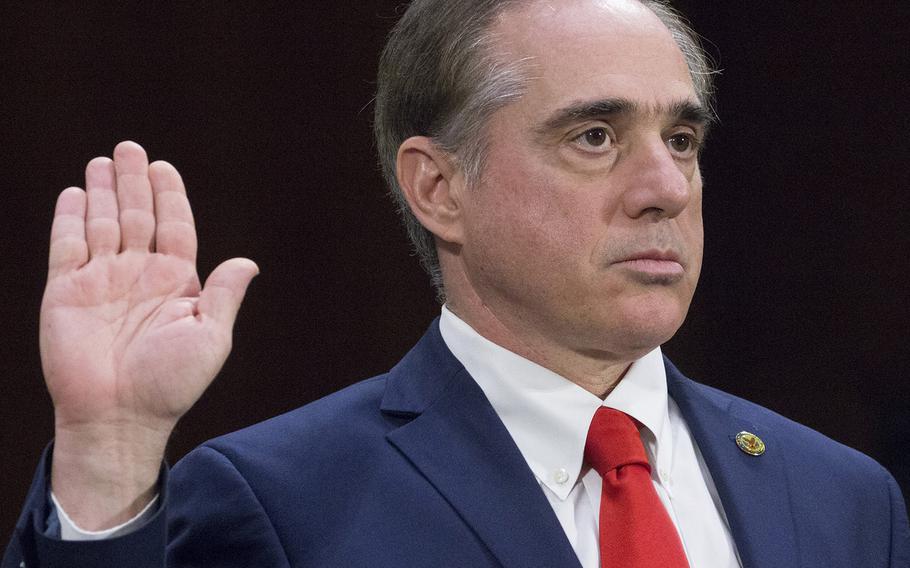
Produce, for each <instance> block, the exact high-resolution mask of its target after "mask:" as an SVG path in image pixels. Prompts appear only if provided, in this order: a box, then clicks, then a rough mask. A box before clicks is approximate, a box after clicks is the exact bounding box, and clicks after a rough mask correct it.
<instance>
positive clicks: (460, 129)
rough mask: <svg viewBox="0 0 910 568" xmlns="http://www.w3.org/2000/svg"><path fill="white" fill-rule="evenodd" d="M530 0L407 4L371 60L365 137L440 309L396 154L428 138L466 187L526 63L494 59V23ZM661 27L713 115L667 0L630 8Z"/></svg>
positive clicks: (429, 256) (699, 61) (436, 281)
mask: <svg viewBox="0 0 910 568" xmlns="http://www.w3.org/2000/svg"><path fill="white" fill-rule="evenodd" d="M528 1H529V0H413V2H411V4H410V6H409V7H408V9H407V11H406V12H405V14H404V16H402V18H401V20H399V22H398V24H397V25H396V26H395V28H394V29H393V30H392V32H391V34H390V36H389V40H388V42H387V43H386V46H385V49H384V50H383V52H382V56H381V57H380V60H379V74H378V81H377V82H378V86H377V92H376V102H375V113H374V125H373V132H374V135H375V138H376V146H377V151H378V153H379V161H380V165H381V166H382V172H383V175H384V177H385V179H386V183H388V186H389V190H390V194H391V195H392V198H393V199H394V201H395V204H396V206H397V208H398V212H399V213H400V215H401V216H402V220H403V222H404V225H405V228H406V229H407V233H408V237H409V238H410V240H411V243H412V244H413V246H414V250H415V252H416V253H417V256H418V257H419V258H420V262H421V264H422V265H423V267H424V269H425V270H426V271H427V273H428V274H429V275H430V279H431V280H432V283H433V286H434V287H435V289H436V292H437V297H438V298H439V300H440V301H445V288H444V286H443V281H442V271H441V270H440V267H439V257H438V255H437V253H436V243H435V239H434V237H433V234H432V233H430V232H429V231H428V230H427V229H426V228H424V227H423V226H422V225H421V224H420V222H419V221H418V220H417V218H416V217H415V216H414V214H413V213H412V212H411V210H410V207H409V206H408V203H407V200H406V199H405V197H404V193H403V192H402V190H401V187H400V186H399V184H398V179H397V177H396V162H397V159H398V148H399V147H400V146H401V144H402V143H403V142H404V141H405V140H407V139H408V138H410V137H411V136H427V137H428V138H430V139H431V140H433V142H434V144H436V146H437V147H438V148H440V149H441V150H442V151H444V152H446V153H447V154H448V155H449V156H450V158H451V159H453V161H454V163H455V164H456V165H457V166H458V168H459V169H460V171H461V172H462V173H463V175H464V177H465V182H466V183H467V184H468V186H473V185H475V184H476V183H477V182H478V181H479V179H480V176H481V174H482V172H483V169H484V165H485V164H484V160H485V157H486V150H487V144H486V125H487V124H488V122H489V119H490V117H491V116H492V115H493V113H494V112H496V111H497V110H498V109H500V108H502V107H503V106H505V105H507V104H509V103H511V102H513V101H516V100H518V99H519V98H521V96H522V95H523V94H524V92H525V89H526V86H527V81H528V78H527V76H526V75H525V70H526V67H527V66H526V65H525V61H523V60H517V61H503V60H502V59H503V58H501V57H498V56H497V53H496V52H495V50H494V45H495V39H496V38H495V36H494V34H493V32H492V31H491V29H492V28H493V24H494V20H495V19H496V18H497V17H498V16H499V15H500V14H501V13H503V12H504V11H506V10H507V9H508V8H510V7H512V6H515V5H519V4H523V3H526V2H528ZM639 1H640V2H641V3H642V4H644V5H645V6H647V7H648V8H649V9H650V10H651V11H652V12H654V14H655V15H656V16H657V17H658V18H659V19H660V20H661V22H663V24H664V25H665V26H667V28H669V30H670V33H671V34H672V35H673V39H674V40H675V41H676V44H677V46H679V49H680V51H682V53H683V55H684V57H685V59H686V63H687V65H688V67H689V73H690V75H691V77H692V82H693V84H694V86H695V90H696V93H697V96H698V98H699V101H700V102H701V104H702V105H703V106H704V107H705V108H706V109H708V110H709V112H713V94H714V93H713V75H714V73H715V71H714V70H713V66H712V64H711V61H710V59H709V57H708V56H707V54H706V53H705V51H704V49H703V48H702V46H701V42H700V41H699V36H698V34H697V33H695V32H694V31H693V30H692V28H691V27H690V26H689V24H688V22H687V21H686V20H685V18H684V17H683V16H682V15H681V14H680V13H679V12H677V11H676V10H675V9H674V8H672V7H671V6H670V5H669V3H668V1H667V0H639Z"/></svg>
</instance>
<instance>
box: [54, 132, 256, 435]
mask: <svg viewBox="0 0 910 568" xmlns="http://www.w3.org/2000/svg"><path fill="white" fill-rule="evenodd" d="M86 190H87V191H86V193H82V192H81V191H80V190H74V189H70V190H67V191H65V192H64V193H63V194H61V197H60V200H59V201H58V206H57V212H56V215H55V222H54V228H53V231H52V242H51V261H50V273H49V276H48V283H47V288H46V290H45V295H44V301H43V304H42V313H41V353H42V362H43V366H44V371H45V378H46V381H47V385H48V389H49V390H50V393H51V396H52V398H53V399H54V405H55V410H56V414H57V420H58V426H69V427H77V426H81V425H83V424H89V423H95V424H97V423H114V422H129V423H133V424H140V425H143V426H151V427H154V428H157V429H161V430H167V429H168V428H170V427H172V426H173V424H174V423H175V422H176V421H177V419H178V418H179V417H180V416H181V415H182V414H183V413H184V412H186V411H187V410H188V409H189V407H190V406H192V404H193V403H194V402H195V401H196V400H197V399H198V398H199V396H200V395H201V394H202V392H203V391H204V389H205V388H206V387H207V386H208V384H209V383H210V382H211V380H212V378H213V377H214V375H215V374H216V373H217V371H218V369H219V368H220V366H221V365H222V363H223V362H224V359H225V357H226V356H227V354H228V352H229V350H230V337H231V326H232V323H233V317H234V314H235V313H236V308H237V306H239V301H240V297H242V294H243V290H244V288H245V286H246V284H247V283H248V281H249V278H251V277H252V275H253V273H254V271H255V266H253V265H252V263H250V262H249V261H244V260H241V259H235V260H233V261H228V262H227V263H225V264H224V265H222V266H221V267H219V268H218V269H217V270H216V271H215V272H214V273H213V275H212V277H210V280H209V282H208V283H207V284H206V289H205V290H204V291H203V290H201V289H200V284H199V279H198V277H197V275H196V270H195V250H196V243H195V232H194V230H193V225H192V214H191V213H190V210H189V203H188V202H187V201H186V197H185V193H184V192H183V186H182V182H181V181H180V178H179V175H178V174H177V172H176V170H174V169H173V168H172V167H171V166H169V165H167V164H163V163H158V164H153V165H152V167H151V169H149V167H148V165H147V161H146V158H145V154H144V152H143V151H142V149H141V148H139V147H138V146H136V145H135V144H129V143H125V144H121V145H120V146H118V149H117V151H115V159H114V162H113V163H112V162H110V161H104V160H95V161H93V162H92V163H90V164H89V167H88V168H87V171H86ZM80 219H81V220H83V221H82V222H80ZM80 237H81V238H80Z"/></svg>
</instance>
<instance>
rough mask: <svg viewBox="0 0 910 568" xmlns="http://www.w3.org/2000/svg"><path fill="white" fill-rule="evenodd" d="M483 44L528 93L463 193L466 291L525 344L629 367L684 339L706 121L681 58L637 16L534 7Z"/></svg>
mask: <svg viewBox="0 0 910 568" xmlns="http://www.w3.org/2000/svg"><path fill="white" fill-rule="evenodd" d="M494 31H495V32H496V33H497V34H498V38H499V39H498V44H497V45H498V48H499V49H500V51H501V55H502V56H503V57H507V58H510V59H518V58H527V61H528V75H529V76H530V77H531V79H530V82H529V87H528V90H527V93H526V94H525V95H524V96H523V97H522V98H521V99H520V100H519V101H518V102H516V103H513V104H510V105H508V106H507V107H505V108H503V109H501V110H500V111H498V112H497V113H496V114H495V115H494V117H493V119H492V120H491V123H490V125H489V140H490V152H489V154H488V159H487V163H486V169H485V170H484V175H483V178H482V180H481V182H480V184H479V186H478V187H476V188H474V190H472V191H469V192H466V205H465V211H466V213H465V239H464V245H463V247H462V249H461V252H462V260H461V262H462V263H463V270H464V272H465V274H466V276H467V279H468V280H469V281H470V285H471V288H472V289H473V290H474V292H475V293H476V294H477V296H478V297H479V298H480V299H481V301H482V303H483V305H484V307H485V309H487V310H489V311H490V312H491V313H493V314H494V315H495V317H496V318H497V319H498V320H500V322H501V323H502V324H503V325H504V326H505V327H506V328H508V329H510V330H511V331H512V332H513V333H516V335H518V336H524V337H526V338H530V339H531V343H535V344H538V345H539V344H541V342H545V343H548V344H554V345H558V346H559V347H561V348H565V349H569V350H571V351H573V352H576V353H581V354H585V355H588V356H595V357H598V356H603V357H614V358H616V357H620V358H628V357H631V358H634V357H638V356H641V355H643V354H644V353H646V352H647V351H649V350H650V349H653V348H654V347H656V346H657V345H659V344H661V343H663V342H664V341H666V340H667V339H669V338H670V337H671V336H672V335H673V334H674V333H675V332H676V330H677V329H678V328H679V326H680V325H681V324H682V322H683V319H684V318H685V315H686V311H687V310H688V307H689V303H690V301H691V299H692V294H693V293H694V291H695V285H696V282H697V280H698V274H699V270H700V268H701V258H702V239H703V231H702V218H701V198H702V181H701V176H700V173H699V168H698V154H697V150H698V142H699V140H700V139H701V138H702V136H703V134H704V126H705V124H704V117H705V114H706V113H705V111H704V109H702V108H701V106H700V104H699V102H698V99H697V97H696V94H695V90H694V88H693V85H692V82H691V79H690V77H689V73H688V69H687V67H686V63H685V60H684V58H683V55H682V54H681V52H680V51H679V49H678V48H677V47H676V45H675V43H674V42H673V39H672V37H671V36H670V33H669V31H668V30H667V29H666V28H665V27H664V26H663V25H662V24H661V23H660V21H659V20H658V19H657V18H656V16H654V15H653V14H652V13H651V12H650V11H648V10H647V9H646V8H644V7H643V6H642V5H641V4H640V3H638V2H636V1H635V0H598V1H595V0H569V1H565V0H564V1H559V2H535V3H532V4H531V5H530V6H523V7H521V8H518V9H515V10H509V11H507V12H506V13H505V14H503V15H502V16H501V19H500V21H499V22H498V23H497V25H496V26H495V28H494Z"/></svg>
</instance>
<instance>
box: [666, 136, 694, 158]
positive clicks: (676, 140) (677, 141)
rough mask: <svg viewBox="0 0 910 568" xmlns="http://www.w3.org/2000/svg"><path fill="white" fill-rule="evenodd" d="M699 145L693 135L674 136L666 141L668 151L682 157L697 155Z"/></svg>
mask: <svg viewBox="0 0 910 568" xmlns="http://www.w3.org/2000/svg"><path fill="white" fill-rule="evenodd" d="M699 145H700V142H699V140H698V139H697V138H696V137H695V136H694V135H693V134H689V133H686V132H680V133H678V134H674V135H673V136H671V137H670V138H668V139H667V146H669V147H670V150H672V151H673V152H675V153H677V154H680V155H682V156H683V157H691V156H692V155H694V154H695V153H697V152H698V148H699Z"/></svg>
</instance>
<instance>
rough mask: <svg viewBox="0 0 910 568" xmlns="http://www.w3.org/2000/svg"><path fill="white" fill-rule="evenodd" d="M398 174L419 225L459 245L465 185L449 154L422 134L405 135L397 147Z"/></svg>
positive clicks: (399, 182) (402, 188) (399, 181)
mask: <svg viewBox="0 0 910 568" xmlns="http://www.w3.org/2000/svg"><path fill="white" fill-rule="evenodd" d="M397 175H398V184H399V185H400V186H401V190H402V192H403V193H404V196H405V199H407V202H408V206H409V207H410V208H411V212H412V213H413V214H414V216H415V217H417V220H418V221H420V224H421V225H423V226H424V227H425V228H426V229H427V230H428V231H430V232H431V233H433V234H434V235H436V236H437V237H438V238H440V239H442V240H443V241H447V242H452V243H457V244H461V240H462V239H461V236H462V226H461V221H462V207H461V196H460V192H461V190H462V187H463V185H464V184H463V182H462V177H461V175H460V173H459V171H458V168H457V167H455V165H454V164H453V163H452V161H451V159H450V158H449V156H448V154H446V153H445V152H443V151H442V150H440V149H439V148H438V147H437V146H436V145H435V144H434V143H433V141H432V140H430V139H429V138H427V137H425V136H414V137H411V138H408V139H407V140H405V141H404V142H403V143H402V144H401V146H400V147H399V148H398V164H397Z"/></svg>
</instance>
